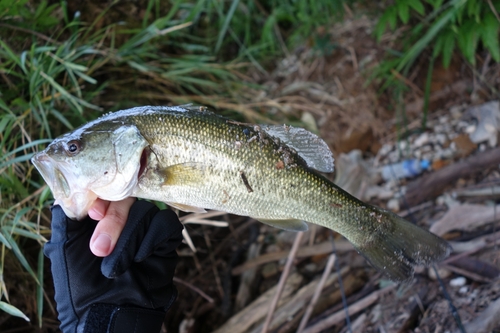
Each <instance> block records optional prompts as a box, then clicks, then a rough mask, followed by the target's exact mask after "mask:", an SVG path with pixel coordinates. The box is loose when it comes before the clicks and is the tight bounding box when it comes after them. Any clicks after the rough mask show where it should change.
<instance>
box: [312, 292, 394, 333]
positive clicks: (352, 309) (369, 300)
mask: <svg viewBox="0 0 500 333" xmlns="http://www.w3.org/2000/svg"><path fill="white" fill-rule="evenodd" d="M394 288H396V285H392V286H389V287H385V288H384V289H381V290H377V291H375V292H373V293H371V294H370V295H368V296H366V297H365V298H362V299H360V300H359V301H357V302H356V303H354V304H352V305H350V306H349V307H348V308H347V311H348V312H349V315H351V316H352V315H353V314H355V313H358V312H360V311H362V310H364V309H366V308H367V307H369V306H370V305H372V304H373V303H375V302H376V301H378V300H379V298H380V297H381V296H382V295H383V294H385V293H387V292H389V291H391V290H393V289H394ZM345 317H346V315H345V311H344V310H340V311H338V312H336V313H334V314H333V315H331V316H329V317H327V318H325V319H323V320H321V321H320V322H318V323H316V324H314V325H313V326H311V327H308V328H307V329H306V330H305V331H304V333H319V332H321V331H323V330H326V329H329V328H330V327H332V326H333V325H335V324H338V323H340V322H341V321H342V320H344V319H345Z"/></svg>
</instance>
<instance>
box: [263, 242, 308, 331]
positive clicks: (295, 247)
mask: <svg viewBox="0 0 500 333" xmlns="http://www.w3.org/2000/svg"><path fill="white" fill-rule="evenodd" d="M303 235H304V232H298V233H297V236H296V237H295V241H294V242H293V246H292V249H291V250H290V254H289V256H288V259H287V262H286V265H285V268H284V270H283V273H282V274H281V277H280V281H279V283H278V288H277V289H276V294H275V295H274V298H273V300H272V302H271V305H270V306H269V312H268V314H267V317H266V321H265V322H264V326H263V327H262V333H267V330H268V328H269V325H270V324H271V320H272V319H273V314H274V311H275V310H276V305H277V304H278V300H279V298H280V296H281V292H282V291H283V287H284V286H285V282H286V279H287V278H288V275H289V274H290V269H291V268H292V264H293V261H294V259H295V256H296V254H297V250H298V249H299V245H300V241H301V240H302V236H303Z"/></svg>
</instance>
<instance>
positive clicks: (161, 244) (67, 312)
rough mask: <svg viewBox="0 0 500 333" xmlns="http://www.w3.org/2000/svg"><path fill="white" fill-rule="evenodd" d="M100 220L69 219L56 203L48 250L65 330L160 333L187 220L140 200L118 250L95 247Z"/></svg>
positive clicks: (173, 291)
mask: <svg viewBox="0 0 500 333" xmlns="http://www.w3.org/2000/svg"><path fill="white" fill-rule="evenodd" d="M96 225H97V222H96V221H94V220H92V219H90V218H87V219H86V220H84V221H74V220H71V219H69V218H68V217H67V216H66V215H65V214H64V212H63V210H62V208H61V207H60V206H53V207H52V238H51V240H50V242H48V243H47V244H46V245H45V249H44V253H45V255H46V256H47V257H49V259H50V261H51V263H52V275H53V278H54V287H55V300H56V302H57V311H58V312H59V320H60V321H61V330H62V331H63V332H64V333H70V332H71V333H74V332H78V333H82V332H85V333H87V332H89V333H90V332H91V333H115V332H120V333H128V332H134V333H142V332H148V333H149V332H159V331H160V329H161V325H162V322H163V320H164V318H165V313H166V312H167V309H168V308H169V307H170V306H171V305H172V303H173V302H174V300H175V298H176V296H177V290H176V289H175V287H174V285H173V283H172V279H173V276H174V271H175V266H176V264H177V253H176V251H175V249H176V248H177V246H179V244H180V243H181V241H182V234H181V232H182V228H183V227H182V224H181V223H180V222H179V219H178V218H177V215H176V214H175V213H174V212H173V211H171V210H161V211H160V210H159V209H158V208H157V207H156V206H155V205H153V204H151V203H149V202H147V201H136V202H135V203H134V204H133V205H132V208H131V209H130V213H129V216H128V220H127V223H126V225H125V228H124V230H123V232H122V234H121V236H120V238H119V239H118V242H117V244H116V247H115V249H114V250H113V252H112V253H111V254H110V255H109V256H107V257H105V258H100V257H96V256H95V255H94V254H93V253H92V252H91V251H90V248H89V242H90V237H91V236H92V233H93V231H94V229H95V226H96Z"/></svg>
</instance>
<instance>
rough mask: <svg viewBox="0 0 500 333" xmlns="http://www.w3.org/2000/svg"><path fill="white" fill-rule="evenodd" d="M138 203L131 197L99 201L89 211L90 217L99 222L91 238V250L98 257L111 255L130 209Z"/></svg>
mask: <svg viewBox="0 0 500 333" xmlns="http://www.w3.org/2000/svg"><path fill="white" fill-rule="evenodd" d="M135 201H136V199H135V198H132V197H129V198H125V199H123V200H121V201H105V200H102V199H97V200H96V201H95V202H94V203H93V204H92V206H91V207H90V209H89V213H88V214H89V217H90V218H91V219H93V220H96V221H99V223H97V226H96V228H95V230H94V234H93V235H92V237H91V238H90V244H89V246H90V250H91V251H92V253H93V254H94V255H96V256H98V257H105V256H107V255H109V254H110V253H111V252H112V251H113V249H114V248H115V245H116V242H117V241H118V238H119V237H120V234H121V233H122V231H123V228H124V227H125V222H127V216H128V212H129V210H130V207H132V205H133V203H134V202H135Z"/></svg>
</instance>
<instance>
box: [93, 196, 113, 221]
mask: <svg viewBox="0 0 500 333" xmlns="http://www.w3.org/2000/svg"><path fill="white" fill-rule="evenodd" d="M110 202H111V201H106V200H102V199H99V198H98V199H97V200H96V201H94V203H93V204H92V206H90V208H89V213H88V214H89V217H90V218H91V219H92V220H96V221H100V220H102V219H103V217H104V216H105V215H106V211H107V210H108V207H109V204H110Z"/></svg>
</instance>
